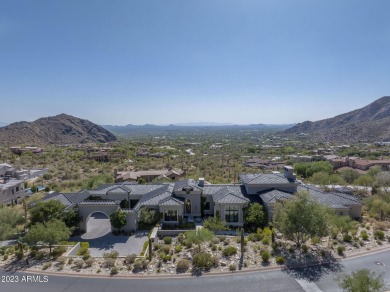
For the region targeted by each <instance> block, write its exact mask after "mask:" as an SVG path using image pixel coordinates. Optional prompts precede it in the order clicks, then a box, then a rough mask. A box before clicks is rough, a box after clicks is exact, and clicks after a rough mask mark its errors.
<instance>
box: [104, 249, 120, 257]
mask: <svg viewBox="0 0 390 292" xmlns="http://www.w3.org/2000/svg"><path fill="white" fill-rule="evenodd" d="M118 256H119V253H118V252H117V251H116V250H114V251H112V252H105V253H104V254H103V258H105V259H116V258H117V257H118Z"/></svg>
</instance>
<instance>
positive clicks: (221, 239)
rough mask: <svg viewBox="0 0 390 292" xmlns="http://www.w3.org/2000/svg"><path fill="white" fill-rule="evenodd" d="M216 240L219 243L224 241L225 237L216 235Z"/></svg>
mask: <svg viewBox="0 0 390 292" xmlns="http://www.w3.org/2000/svg"><path fill="white" fill-rule="evenodd" d="M217 238H218V239H219V241H220V242H222V241H225V239H226V236H225V235H218V236H217Z"/></svg>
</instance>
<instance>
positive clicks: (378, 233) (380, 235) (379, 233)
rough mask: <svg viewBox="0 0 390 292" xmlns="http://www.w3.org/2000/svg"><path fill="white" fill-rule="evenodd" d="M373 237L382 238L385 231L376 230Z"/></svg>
mask: <svg viewBox="0 0 390 292" xmlns="http://www.w3.org/2000/svg"><path fill="white" fill-rule="evenodd" d="M374 237H375V239H379V240H383V239H384V238H385V233H384V232H383V231H382V230H376V231H375V232H374Z"/></svg>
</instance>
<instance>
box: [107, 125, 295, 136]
mask: <svg viewBox="0 0 390 292" xmlns="http://www.w3.org/2000/svg"><path fill="white" fill-rule="evenodd" d="M292 126H294V125H292V124H291V125H274V124H251V125H235V124H229V123H207V122H198V123H182V124H171V125H153V124H145V125H132V124H129V125H126V126H112V125H102V127H103V128H105V129H106V130H108V131H110V132H112V133H114V134H116V135H124V136H126V135H132V134H137V133H161V132H164V131H169V132H171V131H223V130H245V129H247V130H254V129H255V130H256V129H258V130H263V131H283V130H285V129H288V128H290V127H292Z"/></svg>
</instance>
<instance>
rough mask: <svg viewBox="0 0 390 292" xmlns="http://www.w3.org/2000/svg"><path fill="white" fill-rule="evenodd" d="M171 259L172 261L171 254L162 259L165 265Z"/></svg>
mask: <svg viewBox="0 0 390 292" xmlns="http://www.w3.org/2000/svg"><path fill="white" fill-rule="evenodd" d="M171 259H172V257H171V256H170V255H169V254H165V255H164V256H163V257H162V260H163V262H164V263H166V262H167V261H170V260H171Z"/></svg>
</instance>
